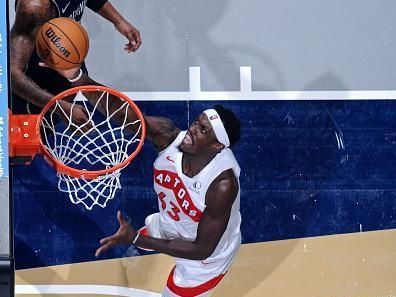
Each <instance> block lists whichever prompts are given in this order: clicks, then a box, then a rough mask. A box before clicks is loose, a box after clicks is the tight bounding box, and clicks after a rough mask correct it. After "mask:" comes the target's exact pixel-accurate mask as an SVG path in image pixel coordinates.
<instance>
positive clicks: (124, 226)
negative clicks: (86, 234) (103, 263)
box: [95, 211, 137, 257]
mask: <svg viewBox="0 0 396 297" xmlns="http://www.w3.org/2000/svg"><path fill="white" fill-rule="evenodd" d="M117 219H118V222H119V223H120V228H119V229H118V231H117V232H116V233H114V234H113V235H111V236H109V237H105V238H103V239H101V240H100V247H99V248H98V249H97V250H96V252H95V257H98V256H99V255H100V254H101V253H103V252H105V251H107V250H108V249H110V248H112V247H114V246H117V245H122V244H131V243H132V238H134V236H135V235H136V233H137V231H136V230H135V228H133V227H132V226H131V224H129V223H128V221H127V220H125V218H124V217H123V215H122V213H121V211H118V212H117Z"/></svg>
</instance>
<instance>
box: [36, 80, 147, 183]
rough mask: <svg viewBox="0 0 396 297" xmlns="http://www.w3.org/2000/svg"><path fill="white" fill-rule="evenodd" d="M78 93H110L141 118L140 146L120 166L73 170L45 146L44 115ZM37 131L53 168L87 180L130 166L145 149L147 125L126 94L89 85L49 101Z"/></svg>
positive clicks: (40, 117)
mask: <svg viewBox="0 0 396 297" xmlns="http://www.w3.org/2000/svg"><path fill="white" fill-rule="evenodd" d="M78 91H82V92H84V91H103V92H108V93H110V94H112V95H115V96H118V97H119V98H121V99H122V100H124V101H126V102H128V104H129V105H130V106H131V107H132V108H133V110H134V111H135V113H136V115H137V117H138V118H139V120H140V121H141V126H142V127H141V139H140V141H139V144H138V146H137V147H136V149H135V150H134V151H133V152H132V154H131V155H130V156H129V157H128V158H127V159H125V160H124V161H123V162H121V163H120V164H117V165H115V166H114V167H111V168H109V169H103V170H92V171H91V170H80V169H76V168H72V167H69V166H67V165H65V164H63V163H62V162H60V161H59V160H57V159H55V158H54V157H53V156H52V154H51V153H50V152H48V150H47V149H46V147H45V146H44V143H43V141H42V139H41V133H40V128H41V121H42V119H43V118H44V115H45V114H46V113H47V111H49V109H50V108H51V107H52V106H53V105H55V103H56V102H57V101H59V100H62V99H63V98H65V97H67V96H69V95H72V94H76V93H77V92H78ZM36 129H37V131H38V133H39V135H40V138H39V139H40V153H41V154H43V156H44V159H45V160H46V161H47V162H48V163H49V164H50V165H51V166H52V167H54V168H55V169H56V170H57V171H59V172H61V173H64V174H66V175H70V176H73V177H76V178H85V179H95V178H97V177H98V176H101V175H105V174H108V173H111V172H113V171H115V170H118V169H121V168H123V167H125V166H126V165H128V164H129V163H130V162H131V161H132V160H133V159H134V158H135V157H136V156H137V154H138V153H139V152H140V150H141V149H142V147H143V144H144V140H145V138H146V123H145V121H144V116H143V114H142V112H141V111H140V109H139V107H138V106H137V105H136V104H135V103H134V102H133V101H132V100H131V99H130V98H129V97H128V96H126V95H125V94H123V93H121V92H119V91H116V90H114V89H112V88H109V87H105V86H97V85H87V86H79V87H74V88H71V89H68V90H66V91H63V92H62V93H60V94H58V95H56V96H55V97H54V98H52V99H51V101H49V102H48V103H47V104H46V105H45V106H44V108H43V110H42V111H41V113H40V115H39V119H38V121H37V126H36Z"/></svg>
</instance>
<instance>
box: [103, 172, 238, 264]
mask: <svg viewBox="0 0 396 297" xmlns="http://www.w3.org/2000/svg"><path fill="white" fill-rule="evenodd" d="M237 194H238V181H237V179H236V177H235V175H234V173H233V172H232V170H227V171H224V172H223V173H222V174H221V175H220V176H219V177H217V178H216V179H215V180H214V181H213V182H212V184H211V185H210V187H209V189H208V192H207V194H206V208H205V211H204V213H203V216H202V218H201V220H200V222H199V225H198V231H197V237H196V239H195V241H186V240H180V239H172V240H164V239H157V238H153V237H150V236H140V237H138V239H137V241H136V242H135V244H136V245H137V246H140V247H143V248H147V249H153V250H156V251H158V252H161V253H165V254H168V255H171V256H174V257H178V258H185V259H191V260H204V259H206V258H208V257H209V256H210V255H211V254H212V253H213V252H214V250H215V249H216V247H217V245H218V243H219V241H220V239H221V237H222V235H223V234H224V231H225V230H226V228H227V225H228V221H229V218H230V214H231V209H232V205H233V203H234V201H235V199H236V196H237ZM120 225H121V226H120V229H119V231H118V232H117V233H116V234H114V235H112V236H110V237H107V238H104V239H102V240H101V242H100V243H101V247H100V248H99V249H98V250H97V251H96V253H95V255H96V256H98V255H99V254H100V253H102V252H103V251H106V250H107V249H109V248H111V247H113V246H115V245H119V244H127V243H131V241H132V239H133V238H135V236H136V230H135V229H134V228H133V227H132V226H131V225H130V224H129V223H127V222H126V221H125V220H124V221H123V222H121V221H120Z"/></svg>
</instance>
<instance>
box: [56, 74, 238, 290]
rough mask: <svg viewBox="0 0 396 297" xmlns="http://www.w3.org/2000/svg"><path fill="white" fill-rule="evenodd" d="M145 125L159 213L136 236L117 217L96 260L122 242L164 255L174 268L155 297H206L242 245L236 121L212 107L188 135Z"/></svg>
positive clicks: (164, 125) (167, 126) (83, 79)
mask: <svg viewBox="0 0 396 297" xmlns="http://www.w3.org/2000/svg"><path fill="white" fill-rule="evenodd" d="M57 71H59V73H61V74H62V75H63V76H64V77H66V78H68V79H71V80H74V82H73V84H72V86H73V87H76V86H82V85H88V84H97V83H96V82H95V81H93V80H92V79H91V78H90V77H89V76H88V75H87V74H85V73H82V72H81V70H80V69H79V68H76V69H69V70H57ZM75 78H76V79H75ZM131 114H132V113H131ZM131 116H132V117H133V115H131ZM129 120H130V121H135V120H136V119H135V118H129ZM145 121H146V126H147V138H148V139H149V140H150V141H152V142H153V144H154V146H155V147H156V149H157V151H158V157H157V159H156V160H155V162H154V189H155V191H156V194H157V197H158V204H159V212H158V213H154V214H152V215H150V216H148V217H147V218H146V220H145V226H144V227H143V228H141V229H140V230H139V231H137V230H136V229H135V228H134V227H132V226H131V224H129V223H128V222H127V221H126V220H125V218H124V217H123V215H122V214H121V212H120V211H119V212H118V213H117V218H118V221H119V224H120V227H119V229H118V231H117V232H116V233H115V234H113V235H112V236H109V237H106V238H103V239H102V240H100V247H99V248H98V249H97V250H96V253H95V256H96V257H98V256H99V255H100V254H101V253H103V252H105V251H106V250H108V249H110V248H112V247H114V246H117V245H121V244H134V245H136V246H138V247H140V248H142V249H149V250H156V251H158V252H161V253H165V254H168V255H171V256H173V257H175V261H176V265H175V267H174V268H173V270H172V271H171V273H170V275H169V277H168V281H167V284H166V287H165V289H164V291H163V295H162V296H172V297H174V296H179V297H180V296H181V297H187V296H200V297H202V296H209V295H210V293H211V292H212V290H213V289H214V288H215V286H216V285H217V284H218V283H219V282H220V281H221V279H222V278H223V277H224V275H225V273H226V272H227V270H228V269H229V268H230V266H231V264H232V262H233V261H234V259H235V255H236V253H237V251H238V249H239V247H240V244H241V233H240V223H241V216H240V212H239V204H240V202H239V199H240V187H239V174H240V168H239V165H238V163H237V161H236V160H235V157H234V155H233V153H232V151H231V150H230V147H231V146H232V145H233V144H235V143H236V142H237V141H238V140H239V135H240V123H239V120H238V119H237V118H236V116H235V115H234V113H233V112H232V111H230V110H228V109H226V108H224V107H223V106H221V105H217V106H215V107H214V108H213V109H208V110H205V111H204V112H203V113H202V114H200V115H199V116H198V118H197V119H196V121H195V122H194V123H193V124H192V125H191V126H190V127H189V129H188V130H187V131H181V130H180V129H179V128H177V127H175V125H174V124H173V123H172V121H171V120H170V119H167V118H162V117H152V116H145Z"/></svg>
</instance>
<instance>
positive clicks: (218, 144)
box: [215, 142, 224, 153]
mask: <svg viewBox="0 0 396 297" xmlns="http://www.w3.org/2000/svg"><path fill="white" fill-rule="evenodd" d="M223 148H224V144H221V143H219V142H218V143H216V144H215V149H216V151H217V152H218V153H219V152H220V151H221V150H222V149H223Z"/></svg>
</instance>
